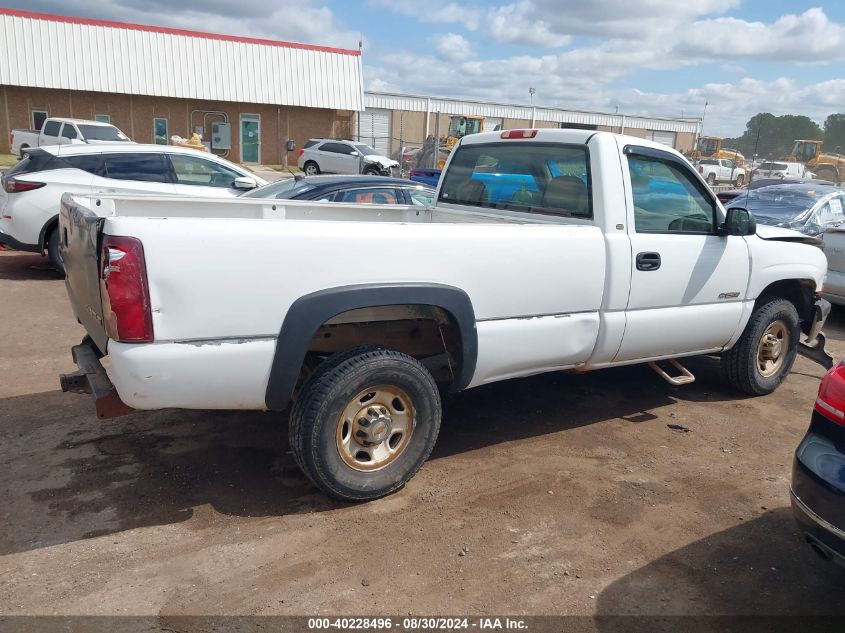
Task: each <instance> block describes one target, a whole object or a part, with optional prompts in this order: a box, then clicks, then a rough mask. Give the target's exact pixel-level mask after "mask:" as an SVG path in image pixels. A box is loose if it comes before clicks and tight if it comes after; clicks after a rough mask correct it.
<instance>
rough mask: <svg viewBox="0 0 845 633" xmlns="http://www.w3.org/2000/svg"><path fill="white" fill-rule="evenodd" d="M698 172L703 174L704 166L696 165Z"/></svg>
mask: <svg viewBox="0 0 845 633" xmlns="http://www.w3.org/2000/svg"><path fill="white" fill-rule="evenodd" d="M698 173H699V174H703V173H704V167H701V166H699V167H698Z"/></svg>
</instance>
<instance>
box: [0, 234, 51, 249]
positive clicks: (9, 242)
mask: <svg viewBox="0 0 845 633" xmlns="http://www.w3.org/2000/svg"><path fill="white" fill-rule="evenodd" d="M0 244H2V245H3V246H8V247H9V248H12V249H14V250H16V251H27V252H29V253H40V252H41V247H40V246H39V245H38V244H26V243H24V242H19V241H18V240H16V239H15V238H14V237H12V236H11V235H9V234H8V233H5V232H4V231H3V229H2V228H0Z"/></svg>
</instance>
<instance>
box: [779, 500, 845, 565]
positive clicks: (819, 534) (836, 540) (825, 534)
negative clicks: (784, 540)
mask: <svg viewBox="0 0 845 633" xmlns="http://www.w3.org/2000/svg"><path fill="white" fill-rule="evenodd" d="M789 496H790V499H791V501H792V516H794V517H795V521H796V522H797V523H798V525H799V526H800V528H801V530H802V531H803V533H804V538H805V539H806V541H807V542H808V543H809V544H810V545H812V546H813V547H815V548H817V550H816V551H817V552H819V553H821V554H822V555H823V556H824V557H825V558H828V559H829V560H832V561H833V562H834V563H837V564H838V565H842V566H843V567H845V532H843V531H842V530H840V529H839V528H837V527H836V526H834V525H831V524H830V523H828V522H827V521H825V520H824V519H823V518H821V517H820V516H819V515H817V514H816V513H815V512H813V511H812V510H811V509H810V508H809V507H808V506H807V505H806V504H805V503H804V502H803V501H801V499H800V498H799V497H798V495H796V494H795V492H794V491H792V490H790V491H789Z"/></svg>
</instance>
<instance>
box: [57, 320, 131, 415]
mask: <svg viewBox="0 0 845 633" xmlns="http://www.w3.org/2000/svg"><path fill="white" fill-rule="evenodd" d="M71 353H72V356H73V362H74V363H76V365H77V367H79V369H78V370H77V371H75V372H72V373H70V374H60V375H59V383H60V384H61V386H62V391H65V392H68V391H69V392H72V393H88V394H91V395H92V396H93V397H94V404H95V406H96V409H97V417H98V418H114V417H117V416H119V415H123V414H125V413H129V412H130V411H132V410H133V409H132V407H130V406H128V405H126V404H125V403H124V402H123V401H122V400H121V399H120V396H119V395H117V390H116V389H115V387H114V385H113V384H112V382H111V380H109V376H108V374H107V373H106V370H105V368H104V367H103V364H102V363H101V362H100V353H99V351H98V350H97V347H96V346H95V345H94V341H92V340H91V339H90V338H89V337H87V336H86V337H85V338H84V339H83V340H82V342H81V343H80V344H79V345H75V346H74V347H73V348H72V349H71Z"/></svg>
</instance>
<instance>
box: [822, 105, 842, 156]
mask: <svg viewBox="0 0 845 633" xmlns="http://www.w3.org/2000/svg"><path fill="white" fill-rule="evenodd" d="M824 148H825V150H827V151H828V152H837V153H840V154H841V153H843V151H845V114H842V113H839V114H831V115H830V116H828V117H827V118H826V119H825V120H824ZM837 148H839V149H837Z"/></svg>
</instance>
